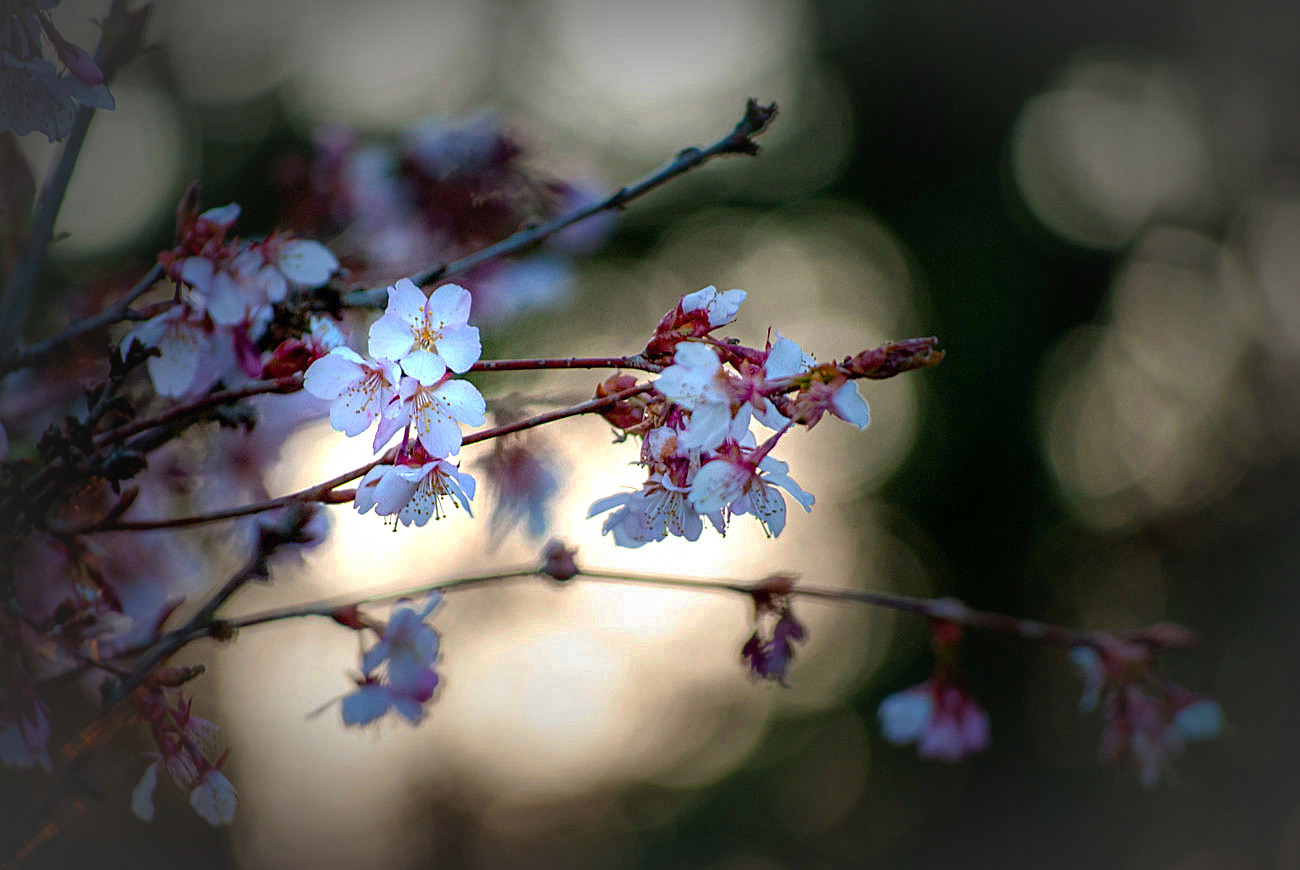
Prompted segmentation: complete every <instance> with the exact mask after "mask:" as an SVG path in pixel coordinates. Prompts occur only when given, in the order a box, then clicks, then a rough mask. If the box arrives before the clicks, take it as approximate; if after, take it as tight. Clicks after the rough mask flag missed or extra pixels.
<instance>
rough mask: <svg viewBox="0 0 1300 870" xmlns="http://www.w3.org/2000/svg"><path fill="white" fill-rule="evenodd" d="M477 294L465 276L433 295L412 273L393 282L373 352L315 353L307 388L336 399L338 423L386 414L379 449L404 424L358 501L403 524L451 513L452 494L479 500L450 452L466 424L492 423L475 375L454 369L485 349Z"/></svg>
mask: <svg viewBox="0 0 1300 870" xmlns="http://www.w3.org/2000/svg"><path fill="white" fill-rule="evenodd" d="M469 310H470V295H469V292H468V291H467V290H465V288H463V287H460V286H457V285H455V284H447V285H444V286H442V287H439V288H438V289H437V290H435V291H434V292H433V294H432V295H431V296H428V297H426V296H425V295H424V292H423V291H422V290H420V288H419V287H416V286H415V284H413V283H412V282H411V281H410V280H409V279H406V278H403V279H402V280H400V281H398V282H397V284H396V285H394V286H392V287H389V288H388V307H387V309H386V310H385V312H384V314H383V316H382V317H380V318H379V319H378V320H376V321H375V322H374V323H373V324H372V325H371V327H370V335H369V338H370V342H369V351H370V354H369V356H368V357H362V356H361V355H360V354H358V353H356V352H355V351H353V350H352V349H350V348H348V347H343V346H340V347H335V348H334V349H332V350H331V351H330V352H329V353H328V354H326V355H325V356H323V357H321V358H320V359H318V360H317V361H316V362H314V363H312V365H311V367H310V368H308V369H307V373H306V375H305V376H304V379H303V386H304V388H305V389H306V390H307V392H309V393H311V394H312V395H314V396H317V397H318V398H321V399H326V400H328V401H329V402H330V403H331V404H330V423H331V424H332V425H333V426H334V428H335V429H337V430H338V431H340V432H342V433H344V434H345V435H347V436H349V437H351V436H355V435H360V434H361V433H362V432H365V431H366V430H367V429H369V428H370V426H371V424H374V423H376V422H377V425H376V429H375V438H374V450H375V451H376V452H378V451H379V450H380V449H382V448H383V447H384V445H385V444H387V443H388V442H389V441H390V440H392V437H393V436H394V435H395V434H397V432H399V431H401V432H402V433H403V434H402V441H401V444H400V446H399V447H398V449H397V452H396V455H395V457H394V458H393V461H392V462H391V463H389V462H384V463H380V464H377V465H376V466H375V467H374V468H372V469H370V471H369V472H368V473H367V474H366V476H365V477H364V478H363V479H362V481H361V484H360V486H359V487H358V489H357V498H356V501H355V505H356V508H357V510H359V511H361V512H362V513H365V512H366V511H368V510H370V508H372V507H373V508H374V509H375V512H376V513H378V514H380V515H381V516H392V517H395V518H396V519H397V520H398V521H400V522H401V523H402V524H403V525H411V524H415V525H418V526H422V525H424V524H425V523H426V522H428V521H429V518H430V517H431V516H434V515H437V516H441V515H442V513H443V511H442V507H441V505H442V502H443V500H444V499H446V498H451V499H452V503H453V504H454V505H459V506H461V507H464V508H465V509H466V510H467V511H468V510H469V502H470V499H472V498H473V497H474V489H475V484H474V479H473V478H472V477H471V476H470V475H468V474H466V473H464V472H462V471H460V470H459V466H458V465H456V464H454V463H452V462H450V461H449V460H450V457H452V456H455V455H456V454H457V453H459V452H460V446H461V441H462V437H463V436H462V433H461V428H460V427H461V425H462V424H468V425H471V426H479V425H482V424H483V422H484V420H485V417H484V413H485V411H486V409H487V406H486V403H485V402H484V401H483V396H482V395H481V394H480V393H479V391H478V390H477V389H475V387H474V385H473V384H471V383H470V382H469V381H466V380H464V379H462V378H456V377H454V376H453V375H455V374H463V373H464V372H467V371H469V368H470V366H472V365H473V364H474V363H475V362H477V361H478V358H479V355H480V353H481V352H482V349H481V345H480V344H479V333H478V327H475V326H470V325H469Z"/></svg>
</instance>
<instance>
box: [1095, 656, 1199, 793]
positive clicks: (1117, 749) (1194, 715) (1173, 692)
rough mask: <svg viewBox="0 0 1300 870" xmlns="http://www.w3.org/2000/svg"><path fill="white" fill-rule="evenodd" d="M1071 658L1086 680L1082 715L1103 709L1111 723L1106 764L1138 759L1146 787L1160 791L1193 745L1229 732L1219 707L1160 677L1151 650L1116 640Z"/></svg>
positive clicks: (1104, 738)
mask: <svg viewBox="0 0 1300 870" xmlns="http://www.w3.org/2000/svg"><path fill="white" fill-rule="evenodd" d="M1070 658H1071V660H1072V661H1073V662H1074V664H1075V666H1076V667H1077V668H1078V669H1079V673H1080V674H1081V675H1082V676H1083V680H1084V688H1083V696H1082V698H1081V699H1080V701H1079V707H1080V709H1082V710H1084V711H1092V710H1095V709H1097V708H1098V707H1099V706H1100V707H1101V709H1102V712H1103V715H1104V717H1105V727H1104V730H1103V731H1102V737H1101V753H1100V754H1101V758H1102V760H1103V761H1104V762H1106V763H1108V764H1114V763H1116V762H1118V761H1120V760H1121V759H1123V758H1124V757H1125V756H1126V755H1127V756H1132V758H1133V762H1134V764H1135V765H1136V766H1137V770H1138V776H1139V778H1140V779H1141V780H1142V784H1143V785H1145V786H1148V787H1150V786H1154V785H1155V784H1156V783H1157V782H1158V781H1159V780H1160V776H1161V774H1163V773H1165V772H1167V771H1168V770H1169V769H1170V763H1171V762H1172V760H1173V759H1174V758H1176V757H1177V756H1178V755H1180V754H1182V751H1183V749H1184V747H1185V746H1186V745H1187V744H1188V743H1189V742H1194V741H1199V740H1210V739H1213V738H1215V737H1218V736H1219V733H1220V732H1221V731H1222V730H1223V710H1222V709H1221V708H1220V707H1219V704H1218V702H1217V701H1215V700H1214V699H1212V698H1208V697H1206V696H1204V695H1199V694H1196V693H1194V692H1191V691H1189V690H1187V689H1185V688H1183V687H1182V686H1179V685H1176V684H1174V683H1171V682H1169V681H1168V680H1165V679H1164V678H1162V677H1161V676H1160V675H1159V674H1157V673H1156V672H1155V670H1154V662H1153V661H1152V651H1151V647H1150V646H1149V645H1147V644H1141V643H1131V642H1126V641H1122V640H1117V639H1112V640H1108V641H1106V642H1104V643H1099V644H1098V645H1096V646H1081V647H1075V648H1074V649H1072V650H1071V651H1070Z"/></svg>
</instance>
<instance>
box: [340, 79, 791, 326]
mask: <svg viewBox="0 0 1300 870" xmlns="http://www.w3.org/2000/svg"><path fill="white" fill-rule="evenodd" d="M776 111H777V110H776V103H769V104H768V105H766V106H764V105H761V104H760V103H759V102H758V101H757V100H754V99H752V98H751V99H750V100H749V101H748V102H747V103H746V104H745V114H744V116H743V117H742V118H741V119H740V121H738V122H737V123H736V126H735V127H734V128H732V130H731V132H729V133H728V134H727V135H725V136H723V137H722V138H721V139H719V140H718V141H717V142H714V143H713V144H712V145H710V146H708V147H707V148H684V149H682V150H681V151H679V152H678V153H677V156H676V157H674V158H673V159H672V160H671V161H670V162H669V163H668V164H667V165H665V166H664V167H663V168H661V169H659V170H656V171H655V172H652V173H651V174H649V175H647V176H646V177H645V178H642V179H641V180H640V181H636V182H633V183H632V184H629V185H627V186H625V187H622V188H619V190H617V191H616V192H615V193H613V194H611V195H610V196H608V197H606V198H605V199H603V200H601V201H600V202H596V203H592V204H591V205H588V206H585V207H583V208H580V209H577V210H575V211H572V212H569V213H568V214H566V215H561V216H560V217H557V218H555V219H553V220H549V221H546V222H545V223H541V224H538V225H536V226H533V227H528V228H526V229H522V230H520V231H519V232H517V233H515V234H514V235H512V236H509V237H508V238H505V239H502V240H501V241H499V242H497V243H496V244H494V245H489V246H488V247H486V248H483V249H481V250H478V251H475V252H474V253H472V254H470V255H468V256H466V257H462V258H460V259H459V260H452V261H451V262H449V263H443V264H442V265H440V266H435V267H433V268H431V269H428V270H426V271H424V272H420V273H419V274H417V275H414V276H412V278H411V280H413V281H414V282H415V283H417V284H419V285H421V286H425V285H428V284H433V283H435V282H437V281H441V280H443V279H444V278H450V277H452V276H454V275H459V274H461V273H463V272H468V271H469V270H470V269H473V268H474V267H475V266H479V265H482V264H483V263H486V262H488V261H489V260H492V259H494V258H496V257H499V256H501V255H503V254H513V253H515V252H516V251H521V250H523V249H525V248H528V247H531V246H532V245H535V244H537V243H538V242H541V241H542V240H544V239H546V238H547V237H548V236H552V235H554V234H555V233H558V232H559V231H560V230H562V229H564V228H565V227H569V226H572V225H573V224H576V223H578V222H579V221H582V220H586V219H587V218H589V217H591V216H592V215H597V214H600V213H601V212H604V211H611V210H614V209H620V208H623V207H624V206H626V205H627V204H628V203H629V202H631V201H632V200H634V199H636V198H637V197H639V196H643V195H645V194H647V193H649V192H650V191H652V190H654V189H655V188H656V187H659V186H660V185H662V184H665V183H667V182H669V181H671V180H672V179H674V178H676V177H677V176H679V175H681V174H683V173H685V172H689V171H690V170H692V169H694V168H696V167H697V166H701V165H703V164H704V163H707V162H708V161H710V160H712V159H713V158H714V157H719V156H722V155H726V154H749V155H754V154H757V153H758V143H756V142H755V141H754V139H753V137H755V136H757V135H758V134H760V133H762V132H763V130H765V129H766V128H767V125H768V124H770V123H771V121H772V119H773V118H774V117H776ZM387 302H388V295H387V288H384V287H376V288H371V289H367V290H354V291H352V292H350V293H345V294H344V295H343V304H344V305H345V306H348V307H351V308H378V307H382V306H383V305H385V304H387Z"/></svg>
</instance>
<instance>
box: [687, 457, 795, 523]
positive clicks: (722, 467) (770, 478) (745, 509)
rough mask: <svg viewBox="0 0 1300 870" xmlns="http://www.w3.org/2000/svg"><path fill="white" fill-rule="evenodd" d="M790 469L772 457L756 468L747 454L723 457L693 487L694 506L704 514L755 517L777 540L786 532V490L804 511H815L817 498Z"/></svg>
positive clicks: (704, 470)
mask: <svg viewBox="0 0 1300 870" xmlns="http://www.w3.org/2000/svg"><path fill="white" fill-rule="evenodd" d="M789 471H790V466H789V465H787V464H786V463H784V462H782V461H781V460H779V459H776V458H774V457H772V456H764V457H763V458H762V459H760V460H759V462H758V464H757V465H755V464H754V463H753V462H752V460H750V459H749V458H747V457H745V456H743V455H732V456H720V457H718V458H717V459H714V460H712V461H711V462H707V463H705V464H704V465H703V466H702V467H701V468H700V470H699V472H697V473H696V475H695V480H694V482H693V483H692V484H691V490H690V501H691V506H692V507H694V508H695V509H696V510H697V511H699V512H700V513H706V514H707V513H712V512H714V511H721V510H723V509H726V510H728V511H729V512H730V513H732V514H752V515H753V516H754V518H755V519H757V520H758V521H759V523H761V524H762V526H763V530H764V531H765V532H767V534H769V535H771V536H772V537H777V536H779V535H780V534H781V532H782V531H783V530H784V529H785V513H786V508H785V497H784V496H783V495H782V494H781V492H780V490H785V491H786V492H787V493H789V494H790V495H791V496H793V497H794V500H795V501H796V502H797V503H798V504H799V506H800V507H802V508H803V509H804V511H805V512H807V511H811V510H812V505H813V500H814V499H813V496H812V495H811V494H810V493H808V492H805V491H804V489H803V488H802V487H800V486H799V484H797V483H795V482H794V480H793V479H792V478H791V477H790V475H789Z"/></svg>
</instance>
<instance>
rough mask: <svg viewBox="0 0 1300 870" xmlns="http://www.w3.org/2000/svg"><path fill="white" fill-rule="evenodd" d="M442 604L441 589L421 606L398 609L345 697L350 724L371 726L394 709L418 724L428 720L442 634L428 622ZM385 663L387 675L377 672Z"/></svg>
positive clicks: (403, 604)
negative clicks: (425, 719)
mask: <svg viewBox="0 0 1300 870" xmlns="http://www.w3.org/2000/svg"><path fill="white" fill-rule="evenodd" d="M441 602H442V594H441V593H440V592H438V591H436V590H435V591H433V592H430V593H429V594H428V595H426V596H425V598H424V600H423V601H422V602H420V603H419V604H415V603H414V602H399V603H398V605H397V606H396V607H395V608H394V609H393V614H392V616H391V617H390V618H389V620H388V624H387V625H386V626H385V627H384V630H383V633H382V635H381V637H380V639H379V642H378V643H377V644H375V645H374V646H373V647H371V648H370V649H369V650H367V651H366V653H365V655H364V656H362V659H361V671H362V675H361V678H360V679H359V680H358V681H357V688H356V689H355V690H354V691H352V692H351V693H349V694H347V695H345V696H344V697H343V702H342V712H343V723H344V724H345V725H368V724H370V723H371V722H374V721H376V720H377V719H379V718H380V717H382V716H383V715H385V714H386V713H387V712H388V711H389V710H395V711H397V713H398V714H400V715H401V716H403V717H404V718H405V719H406V720H407V721H409V722H410V723H411V724H413V725H414V724H418V723H419V722H420V721H421V720H423V719H424V716H425V714H426V705H427V704H428V703H429V701H430V700H432V698H433V694H434V691H435V689H437V687H438V683H439V679H438V674H437V673H436V672H435V671H434V669H433V668H434V665H435V664H436V663H437V660H438V650H439V646H440V644H439V639H438V632H437V631H435V630H434V628H433V627H432V626H430V625H429V624H428V623H427V620H428V619H429V617H430V616H431V615H432V613H433V611H434V610H435V609H436V608H437V607H438V605H439V604H440V603H441ZM381 667H382V668H383V675H382V677H380V676H379V675H378V674H377V671H379V669H380V668H381Z"/></svg>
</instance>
